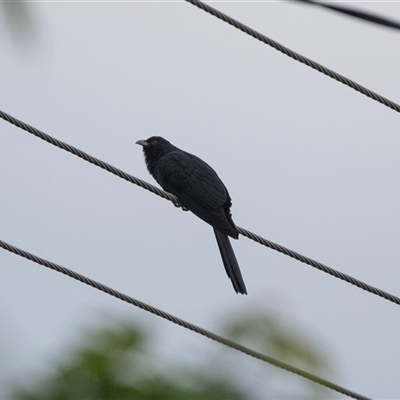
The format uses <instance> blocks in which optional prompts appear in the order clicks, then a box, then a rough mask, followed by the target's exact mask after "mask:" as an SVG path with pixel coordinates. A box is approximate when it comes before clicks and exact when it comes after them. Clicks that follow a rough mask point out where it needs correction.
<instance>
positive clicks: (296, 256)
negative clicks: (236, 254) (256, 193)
mask: <svg viewBox="0 0 400 400" xmlns="http://www.w3.org/2000/svg"><path fill="white" fill-rule="evenodd" d="M0 118H3V119H4V120H5V121H7V122H9V123H11V124H13V125H15V126H17V127H18V128H21V129H23V130H25V131H27V132H29V133H31V134H33V135H35V136H36V137H38V138H40V139H42V140H45V141H46V142H48V143H51V144H52V145H54V146H56V147H59V148H61V149H63V150H66V151H68V152H70V153H72V154H74V155H76V156H77V157H79V158H82V159H83V160H85V161H87V162H89V163H91V164H94V165H96V166H98V167H100V168H102V169H104V170H106V171H108V172H111V173H112V174H114V175H116V176H118V177H119V178H122V179H125V180H126V181H128V182H131V183H134V184H135V185H138V186H140V187H142V188H143V189H146V190H149V191H150V192H152V193H154V194H156V195H158V196H160V197H163V198H164V199H167V200H169V201H171V202H172V203H173V204H174V205H175V206H177V207H180V204H179V200H178V199H177V198H176V197H175V196H174V195H172V194H171V193H168V192H165V191H163V190H161V189H159V188H158V187H156V186H153V185H151V184H150V183H147V182H145V181H143V180H141V179H139V178H136V177H134V176H132V175H130V174H128V173H126V172H124V171H122V170H121V169H119V168H116V167H114V166H112V165H110V164H108V163H106V162H104V161H102V160H99V159H98V158H96V157H93V156H91V155H90V154H88V153H85V152H84V151H82V150H79V149H78V148H76V147H74V146H71V145H69V144H67V143H65V142H62V141H61V140H58V139H56V138H54V137H52V136H50V135H48V134H47V133H44V132H42V131H40V130H39V129H36V128H34V127H33V126H31V125H28V124H26V123H24V122H22V121H20V120H18V119H17V118H14V117H12V116H11V115H9V114H7V113H5V112H4V111H1V110H0ZM237 228H238V231H239V233H240V234H241V235H243V236H246V237H247V238H249V239H251V240H254V241H255V242H257V243H259V244H262V245H264V246H267V247H269V248H271V249H273V250H276V251H278V252H280V253H282V254H285V255H286V256H289V257H292V258H294V259H295V260H298V261H301V262H302V263H305V264H307V265H310V266H312V267H314V268H317V269H319V270H320V271H323V272H325V273H327V274H329V275H332V276H334V277H335V278H338V279H341V280H343V281H345V282H348V283H350V284H352V285H354V286H356V287H358V288H360V289H362V290H365V291H367V292H369V293H372V294H375V295H377V296H380V297H382V298H384V299H386V300H389V301H391V302H392V303H395V304H397V305H400V298H399V297H397V296H394V295H392V294H390V293H388V292H385V291H384V290H381V289H378V288H376V287H374V286H371V285H368V284H367V283H364V282H362V281H360V280H358V279H356V278H353V277H352V276H350V275H346V274H344V273H342V272H340V271H337V270H335V269H333V268H331V267H328V266H327V265H325V264H322V263H320V262H318V261H315V260H313V259H311V258H309V257H306V256H303V255H302V254H300V253H297V252H295V251H293V250H290V249H288V248H286V247H284V246H281V245H279V244H277V243H274V242H271V241H269V240H267V239H265V238H263V237H261V236H259V235H257V234H255V233H253V232H250V231H248V230H246V229H244V228H240V227H237Z"/></svg>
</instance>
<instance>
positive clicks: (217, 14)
mask: <svg viewBox="0 0 400 400" xmlns="http://www.w3.org/2000/svg"><path fill="white" fill-rule="evenodd" d="M185 1H187V2H188V3H190V4H193V5H194V6H196V7H199V8H201V9H202V10H204V11H206V12H208V13H209V14H211V15H214V17H217V18H219V19H221V20H222V21H224V22H226V23H228V24H229V25H232V26H234V27H235V28H237V29H239V30H241V31H242V32H244V33H247V34H248V35H250V36H252V37H253V38H255V39H258V40H260V41H261V42H263V43H265V44H267V45H268V46H271V47H273V48H274V49H276V50H278V51H280V52H281V53H283V54H286V55H287V56H289V57H291V58H293V59H294V60H296V61H300V62H301V63H303V64H305V65H307V66H309V67H311V68H313V69H315V70H317V71H319V72H321V73H323V74H325V75H327V76H329V77H330V78H332V79H335V80H336V81H338V82H341V83H343V84H344V85H347V86H349V87H351V88H352V89H354V90H356V91H357V92H360V93H362V94H363V95H365V96H367V97H369V98H371V99H373V100H375V101H377V102H379V103H381V104H383V105H385V106H386V107H389V108H391V109H392V110H395V111H397V112H400V105H399V104H397V103H395V102H394V101H391V100H389V99H387V98H386V97H383V96H381V95H379V94H377V93H375V92H373V91H372V90H369V89H367V88H366V87H364V86H362V85H360V84H358V83H357V82H354V81H352V80H351V79H348V78H346V77H345V76H343V75H340V74H338V73H336V72H334V71H332V70H331V69H329V68H326V67H324V66H323V65H321V64H318V63H317V62H315V61H313V60H311V59H309V58H307V57H304V56H302V55H301V54H299V53H296V52H294V51H293V50H290V49H289V48H287V47H285V46H283V45H281V44H280V43H278V42H276V41H275V40H272V39H270V38H269V37H267V36H264V35H263V34H261V33H259V32H257V31H256V30H254V29H252V28H250V27H248V26H247V25H245V24H243V23H241V22H239V21H237V20H236V19H234V18H231V17H229V16H228V15H226V14H224V13H223V12H221V11H219V10H217V9H215V8H213V7H211V6H210V5H208V4H205V3H203V2H201V1H199V0H185Z"/></svg>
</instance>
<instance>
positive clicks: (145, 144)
mask: <svg viewBox="0 0 400 400" xmlns="http://www.w3.org/2000/svg"><path fill="white" fill-rule="evenodd" d="M135 144H138V145H140V146H143V147H146V146H148V145H149V144H148V143H147V142H146V141H145V140H138V141H137V142H136V143H135Z"/></svg>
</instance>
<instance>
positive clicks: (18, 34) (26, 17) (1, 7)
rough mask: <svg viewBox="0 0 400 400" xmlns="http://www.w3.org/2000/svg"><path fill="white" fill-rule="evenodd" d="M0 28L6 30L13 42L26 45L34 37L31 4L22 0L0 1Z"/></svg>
mask: <svg viewBox="0 0 400 400" xmlns="http://www.w3.org/2000/svg"><path fill="white" fill-rule="evenodd" d="M0 14H1V15H0V16H1V17H2V18H1V19H0V25H3V26H2V27H1V30H2V31H3V32H4V31H7V32H8V33H9V34H10V36H11V39H12V40H13V41H14V43H15V44H18V45H26V44H29V43H32V41H33V40H34V38H35V32H36V30H35V21H34V16H33V12H32V9H31V4H29V3H28V2H22V1H17V0H15V1H12V0H11V1H10V0H8V1H7V2H0Z"/></svg>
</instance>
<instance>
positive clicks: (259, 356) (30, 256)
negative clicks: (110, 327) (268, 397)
mask: <svg viewBox="0 0 400 400" xmlns="http://www.w3.org/2000/svg"><path fill="white" fill-rule="evenodd" d="M0 247H2V248H3V249H5V250H8V251H9V252H11V253H14V254H16V255H18V256H21V257H24V258H26V259H28V260H30V261H33V262H35V263H37V264H40V265H43V266H44V267H47V268H50V269H52V270H54V271H57V272H60V273H62V274H64V275H67V276H69V277H70V278H73V279H76V280H77V281H79V282H82V283H85V284H86V285H89V286H91V287H94V288H95V289H98V290H100V291H102V292H104V293H107V294H109V295H110V296H114V297H116V298H117V299H119V300H122V301H125V302H126V303H129V304H132V305H134V306H136V307H139V308H141V309H142V310H145V311H148V312H150V313H152V314H154V315H157V316H158V317H161V318H164V319H166V320H168V321H170V322H173V323H174V324H177V325H179V326H182V327H184V328H186V329H189V330H191V331H193V332H196V333H198V334H200V335H202V336H205V337H207V338H209V339H211V340H214V341H216V342H218V343H221V344H223V345H225V346H228V347H230V348H232V349H234V350H237V351H240V352H242V353H244V354H247V355H249V356H251V357H254V358H256V359H258V360H261V361H264V362H266V363H268V364H272V365H274V366H275V367H278V368H281V369H284V370H286V371H288V372H292V373H293V374H296V375H299V376H301V377H303V378H306V379H308V380H310V381H312V382H315V383H317V384H319V385H322V386H324V387H326V388H329V389H332V390H334V391H336V392H339V393H341V394H344V395H346V396H349V397H352V398H353V399H359V400H369V398H368V397H365V396H363V395H360V394H358V393H355V392H353V391H351V390H348V389H345V388H344V387H342V386H339V385H336V384H335V383H332V382H329V381H327V380H325V379H322V378H320V377H318V376H316V375H314V374H311V373H309V372H306V371H303V370H301V369H300V368H296V367H293V366H292V365H289V364H287V363H284V362H282V361H279V360H277V359H275V358H273V357H270V356H267V355H265V354H262V353H259V352H257V351H254V350H252V349H250V348H248V347H246V346H243V345H241V344H239V343H236V342H234V341H232V340H230V339H226V338H224V337H222V336H219V335H217V334H215V333H212V332H210V331H208V330H206V329H203V328H200V327H199V326H197V325H194V324H191V323H190V322H187V321H185V320H183V319H180V318H178V317H175V316H174V315H171V314H169V313H167V312H165V311H162V310H160V309H158V308H156V307H153V306H150V305H149V304H146V303H143V302H142V301H140V300H136V299H135V298H133V297H130V296H127V295H126V294H124V293H121V292H118V291H117V290H114V289H112V288H110V287H108V286H106V285H103V284H101V283H99V282H97V281H95V280H93V279H90V278H87V277H86V276H84V275H81V274H79V273H77V272H75V271H72V270H70V269H68V268H65V267H62V266H61V265H58V264H55V263H53V262H51V261H48V260H45V259H43V258H40V257H38V256H36V255H34V254H32V253H29V252H27V251H24V250H21V249H19V248H18V247H15V246H12V245H11V244H8V243H6V242H4V241H2V240H0Z"/></svg>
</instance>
